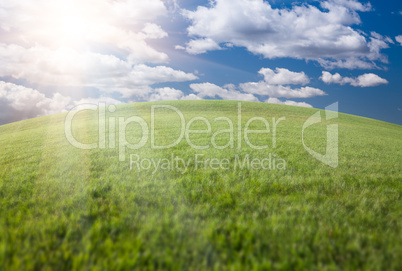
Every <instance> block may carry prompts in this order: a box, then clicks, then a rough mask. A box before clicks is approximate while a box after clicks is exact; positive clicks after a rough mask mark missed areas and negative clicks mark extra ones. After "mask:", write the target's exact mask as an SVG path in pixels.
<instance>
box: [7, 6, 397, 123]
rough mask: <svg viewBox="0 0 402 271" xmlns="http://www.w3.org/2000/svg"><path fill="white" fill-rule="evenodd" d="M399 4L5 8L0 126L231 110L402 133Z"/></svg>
mask: <svg viewBox="0 0 402 271" xmlns="http://www.w3.org/2000/svg"><path fill="white" fill-rule="evenodd" d="M401 23H402V3H400V2H398V1H378V0H375V1H356V0H326V1H290V0H286V1H278V0H271V1H263V0H216V1H195V0H194V1H184V0H178V1H173V0H169V1H162V0H149V1H139V0H138V1H136V0H122V1H108V0H97V1H95V0H84V1H83V0H81V1H78V0H69V1H67V0H38V1H35V2H34V1H25V0H13V1H11V0H4V1H2V2H1V3H0V61H1V62H0V63H1V64H0V106H1V109H0V110H1V114H0V124H4V123H9V122H12V121H18V120H21V119H26V118H32V117H37V116H42V115H48V114H53V113H57V112H62V111H66V110H71V109H73V108H74V107H76V106H78V105H80V104H83V103H98V102H100V101H105V102H106V103H108V104H117V103H122V102H138V101H156V100H178V99H228V100H247V101H260V102H268V103H283V104H289V105H296V106H305V107H315V108H324V107H325V106H327V105H329V104H331V103H333V102H335V101H338V102H339V109H340V111H341V112H344V113H349V114H354V115H359V116H364V117H369V118H374V119H379V120H384V121H388V122H392V123H397V124H402V95H401V86H402V46H401V45H402V29H401V28H400V26H401V25H402V24H401Z"/></svg>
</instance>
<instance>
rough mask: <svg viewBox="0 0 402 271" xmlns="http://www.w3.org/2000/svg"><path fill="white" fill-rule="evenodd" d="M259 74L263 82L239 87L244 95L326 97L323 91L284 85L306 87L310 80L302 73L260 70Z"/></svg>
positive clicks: (286, 70) (283, 70)
mask: <svg viewBox="0 0 402 271" xmlns="http://www.w3.org/2000/svg"><path fill="white" fill-rule="evenodd" d="M258 73H259V74H261V75H263V76H264V81H259V82H248V83H242V84H240V85H239V88H240V89H241V90H242V91H243V92H246V93H251V94H257V95H262V96H269V97H270V98H280V97H284V98H310V97H315V96H322V95H326V94H325V92H324V91H322V90H321V89H318V88H312V87H309V86H306V87H300V88H291V87H290V86H286V85H306V84H308V83H309V82H310V79H309V78H308V76H307V75H306V74H305V73H304V72H293V71H289V70H288V69H283V68H276V69H275V71H274V70H272V69H269V68H262V69H261V70H260V71H259V72H258Z"/></svg>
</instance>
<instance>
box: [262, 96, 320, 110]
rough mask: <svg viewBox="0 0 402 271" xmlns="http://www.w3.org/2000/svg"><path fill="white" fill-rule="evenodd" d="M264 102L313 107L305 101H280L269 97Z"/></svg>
mask: <svg viewBox="0 0 402 271" xmlns="http://www.w3.org/2000/svg"><path fill="white" fill-rule="evenodd" d="M265 102H266V103H271V104H285V105H293V106H301V107H308V108H313V106H312V105H310V104H308V103H305V102H295V101H290V100H286V101H284V102H283V101H281V100H279V99H277V98H269V99H268V100H266V101H265Z"/></svg>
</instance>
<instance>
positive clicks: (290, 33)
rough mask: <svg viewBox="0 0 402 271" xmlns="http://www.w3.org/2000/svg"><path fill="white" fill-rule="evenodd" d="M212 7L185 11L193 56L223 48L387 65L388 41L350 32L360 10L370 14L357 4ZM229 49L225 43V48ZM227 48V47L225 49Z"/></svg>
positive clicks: (224, 1)
mask: <svg viewBox="0 0 402 271" xmlns="http://www.w3.org/2000/svg"><path fill="white" fill-rule="evenodd" d="M210 3H212V4H211V6H210V7H204V6H199V7H198V8H197V9H196V10H195V11H189V10H184V11H183V14H184V16H185V17H187V18H188V19H189V20H190V21H191V25H190V26H189V27H188V34H189V35H190V36H192V37H195V39H192V40H191V41H190V42H189V43H187V45H186V50H187V51H188V52H189V53H193V54H194V53H203V52H205V51H208V50H216V49H221V46H220V44H227V43H229V44H231V45H235V46H239V47H245V48H247V50H249V51H250V52H252V53H254V54H258V55H263V56H264V57H265V58H269V59H272V58H278V57H291V58H296V59H306V60H316V61H318V62H319V63H320V64H321V65H322V66H324V67H326V68H334V67H343V68H349V69H354V68H375V67H377V65H376V62H386V61H387V59H386V57H385V56H383V55H382V54H381V53H380V51H381V49H383V48H387V47H388V45H387V43H388V42H389V39H388V38H384V37H380V36H379V35H371V36H370V37H369V38H366V37H365V35H364V34H363V33H361V32H359V31H356V30H354V29H353V28H352V26H353V25H358V24H360V23H361V20H360V17H359V15H358V13H357V12H367V11H370V10H371V6H370V4H362V3H360V2H358V1H356V0H328V1H324V2H321V4H320V8H318V7H316V6H313V5H308V4H303V5H293V6H292V8H286V9H278V8H272V7H271V5H270V4H269V3H268V2H267V1H263V0H216V1H212V2H210ZM223 46H226V45H223ZM226 47H227V46H226Z"/></svg>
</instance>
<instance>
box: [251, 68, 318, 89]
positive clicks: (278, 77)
mask: <svg viewBox="0 0 402 271" xmlns="http://www.w3.org/2000/svg"><path fill="white" fill-rule="evenodd" d="M258 73H259V74H262V75H263V76H264V80H265V82H267V83H268V84H272V85H298V84H300V85H306V84H308V83H310V79H309V78H308V76H307V75H306V74H305V73H304V72H292V71H289V70H288V69H283V68H276V69H275V71H273V70H271V69H269V68H262V69H261V70H260V71H259V72H258Z"/></svg>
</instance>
